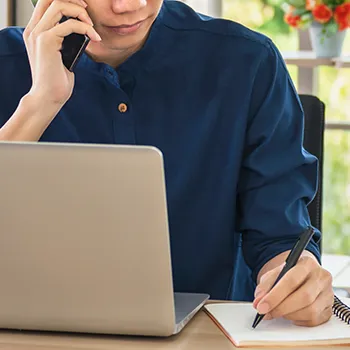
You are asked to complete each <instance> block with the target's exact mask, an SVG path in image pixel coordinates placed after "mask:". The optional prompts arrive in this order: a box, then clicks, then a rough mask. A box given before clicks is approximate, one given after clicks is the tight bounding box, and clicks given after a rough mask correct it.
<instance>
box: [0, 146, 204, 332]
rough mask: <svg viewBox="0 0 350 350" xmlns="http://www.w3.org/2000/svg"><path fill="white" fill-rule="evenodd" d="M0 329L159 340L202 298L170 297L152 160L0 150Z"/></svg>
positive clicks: (159, 176) (158, 175) (163, 219)
mask: <svg viewBox="0 0 350 350" xmlns="http://www.w3.org/2000/svg"><path fill="white" fill-rule="evenodd" d="M0 168H1V172H0V236H1V239H0V241H1V243H0V328H6V329H22V330H43V331H64V332H84V333H102V334H125V335H127V334H128V335H145V336H147V335H149V336H169V335H172V334H176V333H178V332H179V331H180V330H181V329H182V328H183V327H184V326H185V325H186V324H187V323H188V321H189V320H190V319H191V318H192V317H193V315H194V314H195V313H196V312H197V311H198V310H199V309H200V308H201V307H202V305H203V304H204V303H205V301H206V300H207V299H208V297H209V296H208V295H206V294H177V293H175V294H174V293H173V284H172V270H171V257H170V243H169V232H168V220H167V205H166V191H165V180H164V171H163V157H162V154H161V152H160V151H159V150H158V149H156V148H152V147H140V146H110V145H109V146H103V145H77V144H53V143H6V142H0Z"/></svg>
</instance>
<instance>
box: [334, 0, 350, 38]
mask: <svg viewBox="0 0 350 350" xmlns="http://www.w3.org/2000/svg"><path fill="white" fill-rule="evenodd" d="M334 18H335V21H336V22H337V23H338V26H339V30H340V31H341V30H345V29H347V28H350V2H347V3H346V4H343V5H339V6H337V8H336V9H335V12H334Z"/></svg>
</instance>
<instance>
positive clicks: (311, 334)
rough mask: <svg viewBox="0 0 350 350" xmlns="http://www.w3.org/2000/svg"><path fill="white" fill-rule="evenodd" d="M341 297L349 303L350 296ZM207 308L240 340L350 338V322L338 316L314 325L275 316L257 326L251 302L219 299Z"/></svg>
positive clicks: (236, 339) (239, 341)
mask: <svg viewBox="0 0 350 350" xmlns="http://www.w3.org/2000/svg"><path fill="white" fill-rule="evenodd" d="M341 300H342V301H343V302H345V303H346V304H347V305H350V299H346V298H341ZM205 308H206V309H207V310H208V311H209V312H210V313H211V314H212V316H214V318H215V319H216V320H217V321H218V323H219V324H220V325H221V326H222V328H223V329H224V330H225V331H226V332H227V333H228V335H229V337H230V338H232V340H233V341H234V342H235V343H237V344H239V343H242V342H247V341H249V342H251V341H254V342H258V343H260V342H261V343H263V342H279V343H287V342H294V341H319V340H335V339H338V340H340V339H344V340H345V339H350V326H349V325H348V324H346V323H344V322H342V321H341V320H340V319H338V318H337V317H335V316H333V317H332V318H331V320H330V321H329V322H327V323H325V324H323V325H320V326H318V327H312V328H309V327H299V326H295V325H294V324H293V323H292V322H291V321H288V320H285V319H274V320H271V321H265V320H263V321H262V322H261V323H260V324H259V325H258V326H257V328H256V329H252V323H253V321H254V318H255V316H256V310H255V309H254V308H253V306H252V305H251V304H241V303H237V304H235V303H232V304H231V303H223V304H220V303H219V304H208V305H206V306H205Z"/></svg>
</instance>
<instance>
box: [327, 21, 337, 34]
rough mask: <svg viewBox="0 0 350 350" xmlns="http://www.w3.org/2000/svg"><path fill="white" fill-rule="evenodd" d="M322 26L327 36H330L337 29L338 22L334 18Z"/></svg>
mask: <svg viewBox="0 0 350 350" xmlns="http://www.w3.org/2000/svg"><path fill="white" fill-rule="evenodd" d="M324 27H325V32H326V33H325V34H326V35H327V36H332V35H334V34H335V33H337V32H338V30H339V27H338V23H337V22H336V21H335V20H334V19H331V20H330V21H329V22H328V23H326V24H325V26H324Z"/></svg>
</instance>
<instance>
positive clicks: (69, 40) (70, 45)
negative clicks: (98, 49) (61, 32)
mask: <svg viewBox="0 0 350 350" xmlns="http://www.w3.org/2000/svg"><path fill="white" fill-rule="evenodd" d="M31 1H32V3H33V5H34V6H35V5H36V3H37V0H31ZM68 19H69V17H66V16H63V17H62V19H61V21H60V23H63V22H65V21H66V20H68ZM89 42H90V38H89V37H88V36H87V35H82V34H76V33H73V34H70V35H68V36H66V37H65V38H64V40H63V44H62V49H61V54H62V61H63V64H64V65H65V67H66V68H67V69H68V70H69V71H71V72H73V70H74V68H75V66H76V65H77V63H78V61H79V59H80V57H81V55H82V54H83V52H84V51H85V49H86V47H87V45H88V44H89Z"/></svg>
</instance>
